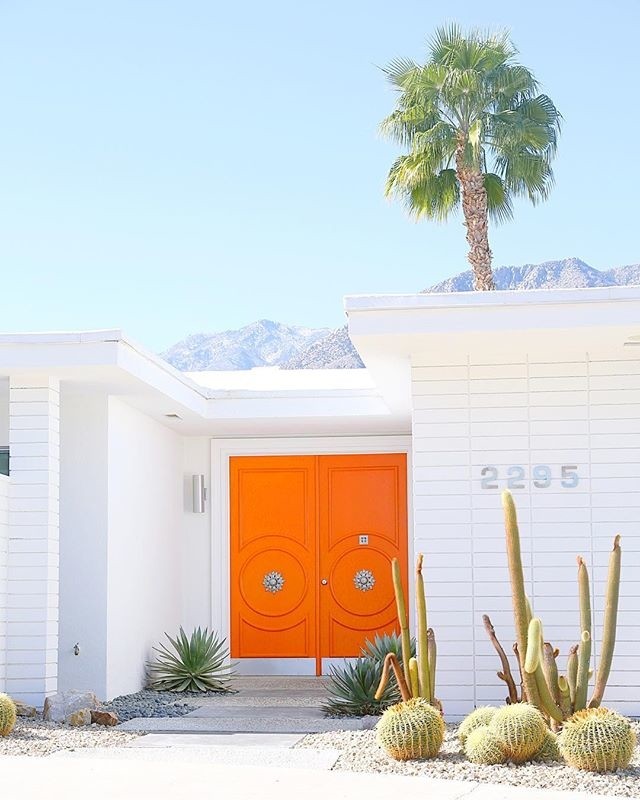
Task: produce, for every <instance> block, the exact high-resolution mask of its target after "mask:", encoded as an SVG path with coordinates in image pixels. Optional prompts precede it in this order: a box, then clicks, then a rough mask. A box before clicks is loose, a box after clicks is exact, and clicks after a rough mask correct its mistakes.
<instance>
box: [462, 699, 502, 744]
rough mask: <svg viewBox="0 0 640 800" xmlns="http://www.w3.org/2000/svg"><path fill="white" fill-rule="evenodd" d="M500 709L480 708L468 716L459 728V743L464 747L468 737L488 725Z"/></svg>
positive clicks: (491, 707)
mask: <svg viewBox="0 0 640 800" xmlns="http://www.w3.org/2000/svg"><path fill="white" fill-rule="evenodd" d="M497 710H498V709H497V708H494V707H493V706H480V707H479V708H476V710H475V711H472V712H471V713H470V714H469V715H467V716H466V717H465V718H464V719H463V720H462V722H461V723H460V727H459V728H458V741H459V742H460V744H461V745H462V746H463V747H464V745H465V742H466V741H467V737H468V736H469V734H470V733H471V731H474V730H475V729H476V728H481V727H484V726H485V725H488V724H489V723H490V722H491V720H492V719H493V715H494V714H495V713H496V711H497Z"/></svg>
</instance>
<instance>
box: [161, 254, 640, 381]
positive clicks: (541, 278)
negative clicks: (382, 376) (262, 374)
mask: <svg viewBox="0 0 640 800" xmlns="http://www.w3.org/2000/svg"><path fill="white" fill-rule="evenodd" d="M493 274H494V278H495V282H496V286H497V288H498V289H570V288H578V287H594V286H631V285H640V264H630V265H629V266H626V267H614V268H612V269H608V270H597V269H594V268H593V267H590V266H589V264H586V263H585V262H584V261H581V260H580V259H579V258H565V259H563V260H561V261H546V262H545V263H544V264H525V265H524V266H522V267H497V268H496V269H494V271H493ZM472 289H473V281H472V275H471V271H470V270H468V271H466V272H461V273H460V274H459V275H455V276H454V277H453V278H447V280H445V281H441V282H440V283H436V284H435V285H434V286H431V287H430V288H429V289H424V291H425V292H470V291H472ZM162 355H163V357H164V358H166V360H167V361H168V362H169V363H170V364H173V366H174V367H177V368H178V369H181V370H184V371H187V372H195V371H198V370H208V369H211V370H215V369H251V368H252V367H263V366H276V365H277V366H280V367H282V368H283V369H323V368H324V369H349V368H352V369H354V368H358V367H362V366H363V364H362V361H361V360H360V356H359V355H358V353H357V352H356V350H355V348H354V346H353V344H352V343H351V340H350V339H349V335H348V333H347V329H346V327H343V328H337V329H336V330H333V331H332V330H329V329H328V328H303V327H300V326H298V325H283V324H281V323H279V322H271V321H270V320H264V319H263V320H259V321H258V322H254V323H253V324H251V325H247V326H246V327H244V328H240V329H239V330H236V331H224V332H223V333H209V334H207V333H198V334H194V335H193V336H188V337H187V338H186V339H183V340H182V341H180V342H178V343H177V344H174V345H173V347H170V348H169V349H168V350H167V351H166V352H164V353H163V354H162Z"/></svg>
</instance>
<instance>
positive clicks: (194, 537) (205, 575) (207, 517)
mask: <svg viewBox="0 0 640 800" xmlns="http://www.w3.org/2000/svg"><path fill="white" fill-rule="evenodd" d="M182 445H183V454H184V462H183V470H182V488H183V495H182V509H183V513H182V523H181V525H182V528H181V529H182V537H183V540H182V541H183V547H182V561H181V566H182V572H181V577H182V607H181V611H182V624H183V625H184V627H185V630H188V629H193V628H195V627H198V626H201V627H211V438H210V437H208V436H189V437H185V438H184V439H183V440H182ZM193 475H204V483H205V486H206V488H207V502H206V503H205V510H204V514H194V513H193V496H192V476H193Z"/></svg>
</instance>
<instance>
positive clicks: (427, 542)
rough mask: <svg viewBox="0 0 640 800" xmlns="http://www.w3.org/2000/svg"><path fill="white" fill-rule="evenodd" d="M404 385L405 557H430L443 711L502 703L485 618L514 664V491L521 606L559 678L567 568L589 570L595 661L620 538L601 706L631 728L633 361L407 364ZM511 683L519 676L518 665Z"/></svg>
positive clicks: (567, 609) (636, 410) (637, 475)
mask: <svg viewBox="0 0 640 800" xmlns="http://www.w3.org/2000/svg"><path fill="white" fill-rule="evenodd" d="M488 360H489V359H487V361H488ZM412 376H413V407H414V411H413V436H414V455H413V458H414V476H413V477H414V504H415V505H414V508H415V545H414V546H415V549H416V551H423V552H424V553H425V555H426V578H427V587H428V589H427V591H428V599H429V604H430V610H431V619H430V622H431V624H432V625H433V627H434V628H435V629H436V634H437V637H438V642H439V662H438V664H439V677H438V682H439V695H440V696H441V698H442V699H443V701H444V704H445V709H447V710H448V712H449V714H450V715H456V714H463V713H465V712H467V711H468V710H470V709H471V708H472V707H473V706H476V705H482V704H486V703H498V702H502V701H503V700H504V698H505V696H506V689H505V687H504V685H503V684H502V683H501V682H500V681H499V680H498V678H497V677H496V671H497V670H498V668H499V664H498V660H497V656H496V654H495V653H494V651H493V649H492V648H491V646H490V644H489V642H488V639H487V637H486V634H485V631H484V629H483V625H482V614H483V613H488V614H489V615H490V617H491V619H492V621H493V623H494V625H495V628H496V631H497V633H498V636H499V638H500V639H501V640H502V643H503V645H504V646H505V650H507V652H508V653H511V645H512V643H513V641H514V633H513V625H512V611H511V596H510V588H509V576H508V572H507V562H506V555H505V546H504V529H503V523H502V511H501V506H500V491H501V490H502V489H504V488H508V486H509V483H510V482H511V487H512V491H513V494H514V496H515V498H516V503H517V506H518V511H519V519H520V523H521V535H522V549H523V559H524V562H525V572H526V579H527V582H528V587H529V594H530V596H531V599H532V601H533V606H534V611H535V612H536V613H538V614H540V616H541V617H542V619H543V622H544V623H545V637H546V638H547V640H550V641H552V642H553V643H554V644H555V645H556V646H557V647H560V649H561V656H560V658H559V662H558V663H559V666H560V669H561V671H564V665H565V663H566V653H567V651H568V648H569V646H570V645H571V644H573V643H575V642H577V641H578V637H579V624H578V602H577V585H576V571H577V567H576V560H575V557H576V555H577V554H581V555H583V556H584V558H585V560H586V562H587V564H588V565H589V569H590V575H591V585H592V592H593V607H594V622H595V630H594V634H595V636H594V638H595V642H594V645H595V654H596V658H597V654H598V651H599V647H600V642H601V635H602V632H601V620H602V611H603V603H604V585H605V577H606V570H607V563H608V556H609V550H610V548H611V544H612V540H613V536H614V534H615V533H617V532H619V533H621V534H622V537H623V538H622V546H623V571H622V590H621V601H620V615H619V623H620V624H619V629H618V643H617V646H616V656H615V660H614V670H613V672H612V675H611V679H610V681H609V688H608V690H607V693H606V696H605V701H606V703H607V704H608V705H611V706H614V707H616V708H619V709H621V710H623V711H624V712H626V713H629V714H635V715H637V714H640V671H639V670H638V660H639V659H640V614H639V612H640V580H639V579H638V577H637V576H638V567H639V566H640V360H638V359H637V358H622V357H621V358H612V359H608V360H603V359H601V358H600V359H598V358H595V357H594V358H590V357H589V356H588V355H587V354H585V355H584V357H577V358H574V359H573V360H571V361H562V362H560V361H553V359H552V357H551V358H549V359H546V360H543V359H540V358H537V359H536V358H534V357H530V358H527V357H526V356H525V357H523V358H522V359H521V360H518V361H517V362H516V361H509V362H506V361H504V362H502V363H479V360H471V359H468V358H467V359H464V360H461V361H460V362H458V363H453V364H451V363H450V364H446V365H443V364H438V363H433V362H432V361H430V360H429V359H427V358H424V359H415V360H414V365H413V370H412ZM483 470H484V472H483ZM512 669H513V671H514V675H516V676H517V670H516V666H515V663H513V660H512Z"/></svg>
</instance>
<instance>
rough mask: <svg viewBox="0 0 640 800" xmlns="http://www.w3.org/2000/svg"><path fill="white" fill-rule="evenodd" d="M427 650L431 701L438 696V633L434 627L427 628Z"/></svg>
mask: <svg viewBox="0 0 640 800" xmlns="http://www.w3.org/2000/svg"><path fill="white" fill-rule="evenodd" d="M427 652H428V654H429V678H430V679H431V680H430V693H431V702H432V703H433V702H434V701H435V698H436V665H437V661H438V647H437V645H436V635H435V633H434V632H433V628H428V629H427Z"/></svg>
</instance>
